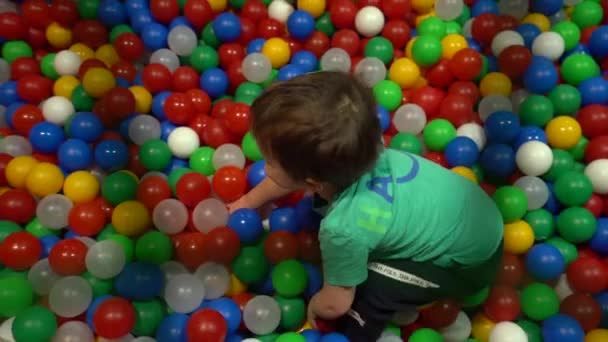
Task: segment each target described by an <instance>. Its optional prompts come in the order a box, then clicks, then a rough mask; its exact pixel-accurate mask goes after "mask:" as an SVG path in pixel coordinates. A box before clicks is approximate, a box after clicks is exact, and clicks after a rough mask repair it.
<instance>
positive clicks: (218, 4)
mask: <svg viewBox="0 0 608 342" xmlns="http://www.w3.org/2000/svg"><path fill="white" fill-rule="evenodd" d="M207 2H208V3H209V6H211V10H213V12H215V13H219V12H223V11H225V10H226V7H227V6H228V1H226V0H207Z"/></svg>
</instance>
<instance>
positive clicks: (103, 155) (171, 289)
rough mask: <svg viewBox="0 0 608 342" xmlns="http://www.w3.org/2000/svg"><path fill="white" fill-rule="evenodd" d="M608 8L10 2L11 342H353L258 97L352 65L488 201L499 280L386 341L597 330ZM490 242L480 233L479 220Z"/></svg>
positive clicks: (312, 0) (2, 78) (389, 111)
mask: <svg viewBox="0 0 608 342" xmlns="http://www.w3.org/2000/svg"><path fill="white" fill-rule="evenodd" d="M606 11H608V1H606V0H601V1H599V0H530V1H528V0H359V1H350V0H329V1H326V0H297V1H294V0H272V1H271V0H125V1H119V0H103V1H102V0H79V1H71V0H53V1H44V0H24V1H16V2H13V1H7V0H0V57H1V58H0V241H1V242H0V322H1V325H0V340H2V341H17V342H44V341H54V342H75V341H106V342H109V341H125V342H126V341H137V342H150V341H159V342H178V341H179V342H185V341H193V342H194V341H197V342H198V341H205V342H215V341H229V342H236V341H277V342H306V341H308V342H314V341H320V342H342V341H346V338H345V337H344V336H343V335H341V334H339V333H337V332H333V331H331V329H330V327H331V325H330V324H327V326H325V325H322V326H321V327H319V329H318V330H315V329H312V328H311V326H310V325H308V324H307V323H306V302H307V300H308V299H309V298H310V297H311V296H312V295H313V294H314V293H315V292H316V291H318V290H319V288H320V286H321V284H322V275H321V272H320V265H319V264H320V253H319V247H318V240H317V230H318V227H319V222H320V219H321V218H320V217H319V216H318V215H317V214H315V213H314V212H313V211H312V201H311V198H310V197H309V196H307V195H305V194H302V193H294V194H292V195H290V196H288V197H287V198H284V199H281V200H280V201H278V202H277V203H274V206H273V207H271V208H269V209H268V210H267V211H265V212H264V213H260V212H258V211H254V210H248V209H245V210H239V211H237V212H235V213H234V214H232V215H230V214H229V213H228V211H227V209H226V203H230V202H232V201H234V200H236V199H238V198H239V197H240V196H242V195H243V194H244V193H245V192H246V191H247V190H248V189H250V188H251V187H253V186H255V185H256V184H258V183H259V182H260V181H261V180H262V179H263V178H264V177H265V172H264V160H263V158H262V155H261V153H260V151H259V149H258V147H257V145H256V142H255V140H254V139H253V137H252V136H251V134H250V133H249V132H248V131H249V122H250V105H251V104H252V102H253V101H254V100H255V99H256V97H257V96H258V95H259V94H260V93H261V92H262V91H263V90H264V88H265V87H267V86H268V85H270V84H272V82H274V81H275V80H288V79H290V78H292V77H295V76H298V75H301V74H304V73H308V72H312V71H315V70H339V71H344V72H351V73H353V74H354V75H356V77H358V78H359V79H360V80H361V81H362V82H364V83H365V84H366V85H367V86H369V87H371V88H373V93H374V95H375V97H376V100H377V102H378V118H379V120H380V122H381V124H382V128H383V130H384V135H385V142H386V145H387V146H390V147H391V148H394V149H399V150H403V151H408V152H410V153H414V154H419V155H422V156H424V157H426V158H428V159H430V160H433V161H434V162H436V163H439V164H441V165H443V166H444V167H446V168H449V169H450V170H452V171H453V172H456V173H458V174H460V175H462V176H463V177H467V178H468V179H470V180H471V181H472V182H476V183H478V184H479V186H481V187H483V189H484V190H485V191H487V193H488V194H490V195H491V196H492V197H493V199H494V200H495V202H496V204H497V205H498V207H499V209H500V211H501V213H502V215H503V218H504V223H505V235H504V250H505V254H504V258H503V262H502V266H501V269H500V271H499V276H498V279H497V281H496V283H495V284H493V285H492V286H491V287H488V288H486V289H484V290H483V291H481V292H479V293H477V294H475V295H474V296H471V297H470V298H466V300H463V301H460V302H455V301H452V300H447V299H446V300H442V301H438V302H436V303H433V304H432V305H430V306H427V307H425V308H423V309H421V310H420V312H419V313H418V314H417V315H415V316H414V317H412V316H408V317H405V316H403V315H396V317H395V320H394V322H392V323H391V324H390V325H389V326H387V328H386V331H385V332H384V334H383V336H382V337H381V339H380V341H384V342H394V341H401V340H403V341H412V342H436V341H437V342H438V341H447V342H460V341H491V342H520V341H532V342H535V341H549V342H553V341H560V342H569V341H573V342H579V341H586V342H605V341H608V258H607V256H608V107H607V105H608V81H607V79H608V77H607V76H606V75H608V73H607V71H608V25H605V24H606V23H608V20H607V19H606V18H608V13H606V15H605V13H604V12H606ZM481 233H482V232H481Z"/></svg>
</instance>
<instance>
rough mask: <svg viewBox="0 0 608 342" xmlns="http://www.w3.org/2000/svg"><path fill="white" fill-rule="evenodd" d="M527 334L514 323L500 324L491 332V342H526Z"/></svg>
mask: <svg viewBox="0 0 608 342" xmlns="http://www.w3.org/2000/svg"><path fill="white" fill-rule="evenodd" d="M527 339H528V336H527V335H526V332H525V331H524V329H522V328H521V327H520V326H519V325H517V324H515V323H513V322H499V323H497V324H496V325H495V326H494V327H493V328H492V330H490V337H489V340H488V341H489V342H511V341H520V340H521V341H525V340H527Z"/></svg>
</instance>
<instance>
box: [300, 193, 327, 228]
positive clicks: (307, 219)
mask: <svg viewBox="0 0 608 342" xmlns="http://www.w3.org/2000/svg"><path fill="white" fill-rule="evenodd" d="M295 211H296V220H297V222H298V226H299V227H301V228H302V229H304V230H308V231H310V230H316V229H319V226H320V224H321V219H322V216H321V215H320V214H319V213H318V212H316V211H315V210H314V200H313V197H312V196H305V197H304V198H302V199H301V200H300V201H299V202H298V204H296V207H295Z"/></svg>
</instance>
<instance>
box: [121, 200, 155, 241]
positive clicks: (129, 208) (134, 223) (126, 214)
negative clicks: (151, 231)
mask: <svg viewBox="0 0 608 342" xmlns="http://www.w3.org/2000/svg"><path fill="white" fill-rule="evenodd" d="M150 221H151V220H150V214H149V212H148V209H147V208H146V207H145V206H144V205H143V204H141V203H140V202H137V201H125V202H122V203H120V204H118V205H117V206H116V207H115V208H114V211H113V212H112V225H113V226H114V228H115V229H116V231H117V232H118V233H120V234H123V235H126V236H137V235H140V234H142V233H143V232H145V231H146V230H147V229H148V227H149V226H150V223H151V222H150Z"/></svg>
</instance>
